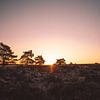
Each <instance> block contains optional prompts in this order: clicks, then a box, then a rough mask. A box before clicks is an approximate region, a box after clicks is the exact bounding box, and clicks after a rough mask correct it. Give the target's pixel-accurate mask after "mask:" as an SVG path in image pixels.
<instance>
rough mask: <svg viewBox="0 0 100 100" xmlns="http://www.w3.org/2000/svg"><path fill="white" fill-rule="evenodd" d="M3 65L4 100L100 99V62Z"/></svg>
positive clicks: (0, 73) (1, 92) (0, 93)
mask: <svg viewBox="0 0 100 100" xmlns="http://www.w3.org/2000/svg"><path fill="white" fill-rule="evenodd" d="M55 67H56V68H55V70H54V72H50V66H22V65H5V66H2V65H0V100H100V65H99V64H94V65H73V64H72V65H66V66H55Z"/></svg>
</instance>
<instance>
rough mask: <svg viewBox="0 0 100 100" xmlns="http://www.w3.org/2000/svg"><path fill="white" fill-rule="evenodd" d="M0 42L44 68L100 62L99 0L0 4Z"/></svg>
mask: <svg viewBox="0 0 100 100" xmlns="http://www.w3.org/2000/svg"><path fill="white" fill-rule="evenodd" d="M0 41H2V42H4V43H5V44H8V45H10V46H11V47H12V49H13V50H14V51H15V53H16V54H18V55H19V57H20V56H21V54H22V52H23V51H25V50H31V49H32V50H33V52H34V54H35V56H37V55H41V54H42V55H43V57H44V59H45V60H46V64H50V63H54V62H55V61H56V59H57V58H65V59H66V62H67V63H69V62H73V63H95V62H100V0H0Z"/></svg>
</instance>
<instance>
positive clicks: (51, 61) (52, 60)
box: [45, 56, 57, 65]
mask: <svg viewBox="0 0 100 100" xmlns="http://www.w3.org/2000/svg"><path fill="white" fill-rule="evenodd" d="M56 59H57V58H56V57H55V56H48V57H46V62H45V63H46V64H49V65H52V64H54V63H55V62H56Z"/></svg>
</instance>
